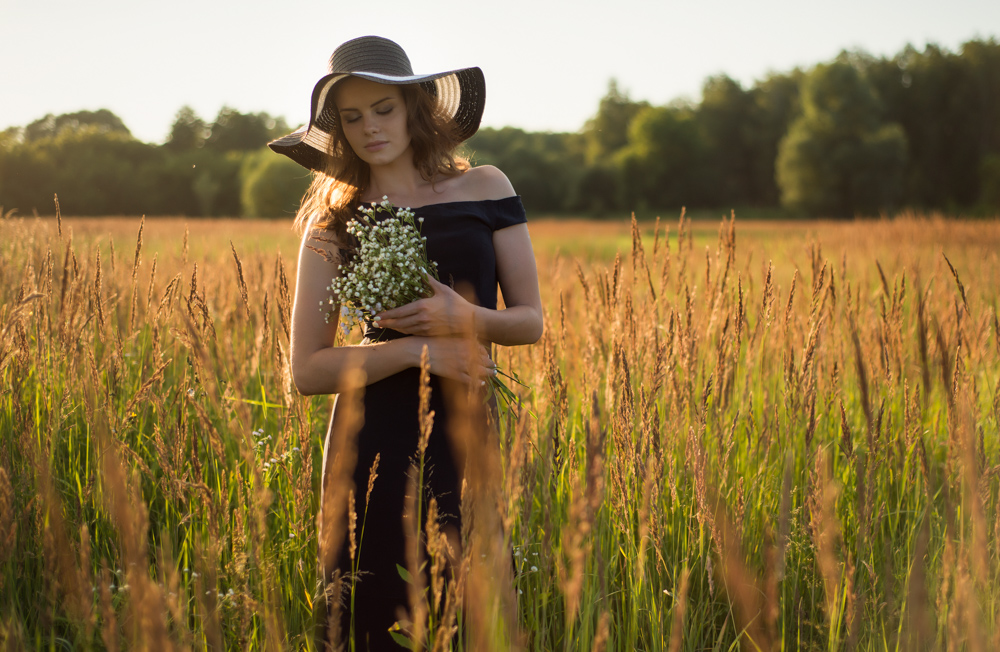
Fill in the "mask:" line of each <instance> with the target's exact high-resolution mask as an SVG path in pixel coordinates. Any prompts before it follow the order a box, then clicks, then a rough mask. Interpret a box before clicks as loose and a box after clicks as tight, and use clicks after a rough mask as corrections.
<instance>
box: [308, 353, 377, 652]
mask: <svg viewBox="0 0 1000 652" xmlns="http://www.w3.org/2000/svg"><path fill="white" fill-rule="evenodd" d="M345 373H346V374H347V375H348V376H349V379H348V382H349V384H350V385H351V386H354V387H364V386H365V382H364V371H363V370H362V368H361V366H360V365H356V366H354V367H348V371H346V372H345ZM362 391H363V390H358V391H346V392H342V393H340V394H338V395H337V398H336V402H335V404H334V417H333V420H332V423H331V425H330V433H329V435H328V438H327V445H326V447H325V448H324V451H323V475H322V480H321V484H320V487H321V492H322V494H321V501H320V510H319V513H318V514H317V516H316V526H317V553H318V556H319V568H320V573H321V575H322V581H323V585H324V587H326V589H327V590H325V591H324V593H323V597H324V600H323V602H324V603H325V604H324V605H323V608H322V615H321V619H320V620H321V626H322V628H323V629H326V627H327V626H331V627H332V626H334V625H335V621H336V622H339V620H340V609H341V605H340V597H341V589H342V586H343V576H342V574H340V573H338V574H337V575H336V576H335V575H334V571H335V570H336V568H337V556H338V555H339V553H340V547H341V546H342V545H343V541H344V535H345V534H346V533H347V505H348V496H349V495H350V492H351V491H353V490H354V489H355V487H354V486H353V484H354V483H353V481H352V480H351V476H352V474H353V472H354V465H355V464H356V463H357V445H356V438H357V435H358V432H359V431H360V430H361V426H362V424H363V420H364V411H363V408H362V404H361V396H362V395H361V392H362ZM338 580H339V581H338ZM324 618H325V619H326V622H325V623H323V619H324ZM321 631H322V630H321ZM330 640H331V641H333V642H334V645H336V644H337V643H338V642H339V639H338V638H332V639H330Z"/></svg>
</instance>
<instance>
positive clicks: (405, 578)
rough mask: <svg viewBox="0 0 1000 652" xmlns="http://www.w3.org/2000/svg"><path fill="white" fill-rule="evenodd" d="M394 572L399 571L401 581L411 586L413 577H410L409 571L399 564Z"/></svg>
mask: <svg viewBox="0 0 1000 652" xmlns="http://www.w3.org/2000/svg"><path fill="white" fill-rule="evenodd" d="M396 570H397V571H399V576H400V577H402V578H403V581H404V582H406V583H407V584H413V577H412V576H411V575H410V571H408V570H406V569H405V568H403V567H402V566H400V565H399V564H396Z"/></svg>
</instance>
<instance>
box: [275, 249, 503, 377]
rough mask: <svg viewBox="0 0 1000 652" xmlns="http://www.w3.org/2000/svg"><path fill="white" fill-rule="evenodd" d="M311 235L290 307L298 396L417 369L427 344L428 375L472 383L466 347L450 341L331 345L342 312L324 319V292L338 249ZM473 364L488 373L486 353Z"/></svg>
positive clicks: (411, 339)
mask: <svg viewBox="0 0 1000 652" xmlns="http://www.w3.org/2000/svg"><path fill="white" fill-rule="evenodd" d="M315 235H316V234H314V233H313V232H311V231H309V230H307V231H306V233H305V235H304V236H303V238H302V246H301V247H300V249H299V266H298V275H297V277H296V281H295V305H294V307H293V308H292V337H291V339H292V341H291V356H290V357H291V371H292V379H293V381H294V382H295V386H296V388H297V389H298V390H299V392H300V393H301V394H304V395H307V396H308V395H312V394H338V393H340V392H343V391H346V390H350V389H357V388H358V387H359V386H360V385H367V384H371V383H374V382H377V381H379V380H382V379H383V378H387V377H388V376H391V375H393V374H395V373H398V372H400V371H403V370H404V369H407V368H409V367H416V366H419V364H420V354H421V351H422V350H423V347H424V346H425V345H426V346H427V347H428V350H429V353H430V363H431V372H432V373H434V374H437V375H439V376H447V377H449V378H455V379H458V380H461V381H464V382H469V381H470V380H471V379H470V376H469V369H470V360H469V355H470V353H469V346H468V344H466V343H464V342H461V341H459V340H452V338H434V337H406V338H402V339H398V340H392V341H389V342H381V343H377V344H370V345H364V346H340V347H338V346H334V339H335V336H336V333H337V324H338V318H339V313H340V307H339V306H332V308H333V315H335V316H336V317H337V318H331V320H330V323H326V320H325V318H324V315H325V312H326V308H328V307H330V306H329V304H328V303H327V300H328V299H329V298H330V290H329V289H327V288H328V286H329V285H330V282H331V280H332V279H333V278H334V277H335V276H336V275H337V274H338V270H337V263H336V262H334V261H336V259H337V255H336V246H335V245H333V244H332V243H330V242H326V241H325V240H319V239H317V238H316V237H315ZM321 252H322V253H321ZM328 259H329V260H328ZM321 304H322V308H323V309H322V310H321ZM476 362H477V364H478V369H479V370H480V371H479V373H481V374H485V373H486V372H487V370H488V369H489V368H490V362H489V358H488V356H487V355H486V352H485V351H480V356H479V359H478V360H476ZM355 370H360V371H361V372H362V374H361V377H360V378H359V377H358V376H357V374H355V373H352V372H354V371H355Z"/></svg>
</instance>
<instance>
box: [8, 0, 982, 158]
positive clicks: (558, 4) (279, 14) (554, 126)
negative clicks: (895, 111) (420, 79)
mask: <svg viewBox="0 0 1000 652" xmlns="http://www.w3.org/2000/svg"><path fill="white" fill-rule="evenodd" d="M366 34H377V35H380V36H385V37H388V38H391V39H393V40H394V41H396V42H398V43H399V44H400V45H402V46H403V48H404V49H405V50H406V51H407V53H408V54H409V56H410V60H411V62H412V63H413V68H414V71H415V72H416V73H430V72H439V71H444V70H451V69H454V68H461V67H465V66H479V67H481V68H482V69H483V71H484V73H485V75H486V89H487V102H486V112H485V115H484V117H483V124H484V125H486V126H492V127H502V126H508V125H510V126H517V127H522V128H524V129H528V130H533V131H545V130H550V131H575V130H577V129H579V128H580V127H582V126H583V123H584V122H585V121H586V120H587V118H589V117H591V116H592V115H593V114H594V113H595V111H596V109H597V102H598V100H599V99H600V97H601V96H602V95H604V93H605V92H606V90H607V85H608V80H609V79H610V78H612V77H615V78H617V79H618V81H619V87H620V88H622V89H624V90H625V91H627V92H628V93H629V94H630V95H631V97H632V98H633V99H636V100H647V101H649V102H652V103H654V104H665V103H667V102H669V101H671V100H673V99H676V98H681V97H686V98H690V99H693V100H697V99H699V95H700V89H701V86H702V83H703V81H704V80H705V78H706V77H708V76H709V75H713V74H719V73H726V74H728V75H729V76H731V77H733V78H734V79H736V80H738V81H740V82H741V83H742V84H743V85H744V86H750V85H751V84H752V83H753V81H754V80H756V79H760V78H763V77H764V76H765V75H766V74H767V72H768V71H772V70H773V71H779V72H785V71H788V70H790V69H792V68H793V67H795V66H802V67H810V66H812V65H813V64H815V63H819V62H823V61H829V60H830V59H832V58H833V57H835V56H836V55H837V53H838V52H839V51H840V50H842V49H845V48H847V49H864V50H866V51H868V52H870V53H871V54H874V55H887V56H891V55H892V54H895V53H896V52H898V51H899V50H901V49H902V48H903V46H904V45H905V44H907V43H911V44H913V45H914V46H915V47H917V48H918V49H921V50H922V49H923V48H924V45H925V44H926V43H928V42H932V43H937V44H938V45H940V46H942V47H945V48H947V49H949V50H952V51H955V50H957V49H958V47H959V46H960V45H961V43H962V42H964V41H967V40H970V39H973V38H984V39H985V38H990V37H993V38H1000V1H998V0H951V1H950V2H941V1H940V0H935V1H931V0H840V1H839V2H830V1H829V0H827V1H826V2H814V1H812V0H755V1H754V2H744V1H740V2H735V1H731V2H722V1H719V0H683V1H675V0H661V1H658V2H652V1H645V0H604V1H602V2H597V1H594V0H576V1H565V2H564V1H555V0H507V1H505V2H481V1H477V0H466V1H465V2H461V1H458V0H448V1H441V0H359V1H355V2H330V1H327V2H321V1H319V0H284V1H283V2H269V3H264V2H259V1H256V0H240V1H236V0H200V1H194V0H172V1H170V2H163V1H160V2H148V1H146V0H87V1H82V0H74V1H72V2H71V1H69V0H0V129H2V128H4V127H8V126H12V125H25V124H27V123H29V122H31V121H32V120H35V119H37V118H40V117H42V116H44V115H45V114H46V113H56V114H58V113H66V112H70V111H78V110H81V109H90V110H94V109H99V108H107V109H110V110H111V111H113V112H114V113H116V114H117V115H118V116H119V117H121V118H122V119H123V120H124V122H125V124H126V125H127V126H128V127H129V128H130V129H131V130H132V133H133V134H134V135H135V136H136V137H137V138H139V139H141V140H144V141H148V142H162V141H163V140H164V139H165V138H166V136H167V133H168V132H169V129H170V124H171V123H172V122H173V118H174V115H175V114H176V113H177V110H178V109H180V107H181V106H182V105H184V104H188V105H191V106H192V107H193V108H194V109H195V110H196V111H197V112H198V114H199V115H201V117H202V118H204V119H206V120H208V121H211V120H212V119H213V118H214V117H215V115H216V114H217V113H218V111H219V109H220V107H222V106H223V105H225V104H228V105H230V106H232V107H234V108H236V109H238V110H240V111H244V112H256V111H267V112H268V113H271V114H272V115H276V116H284V117H285V118H286V119H287V120H288V122H289V124H291V125H292V126H293V127H294V126H296V125H298V124H300V123H303V122H305V121H306V120H307V119H308V117H309V97H310V93H311V91H312V87H313V84H314V83H315V82H316V80H317V79H319V77H321V76H322V75H323V74H324V72H325V69H326V63H327V59H328V58H329V56H330V53H331V52H332V51H333V49H334V48H335V47H336V46H337V45H338V44H340V43H342V42H343V41H346V40H348V39H351V38H354V37H356V36H363V35H366Z"/></svg>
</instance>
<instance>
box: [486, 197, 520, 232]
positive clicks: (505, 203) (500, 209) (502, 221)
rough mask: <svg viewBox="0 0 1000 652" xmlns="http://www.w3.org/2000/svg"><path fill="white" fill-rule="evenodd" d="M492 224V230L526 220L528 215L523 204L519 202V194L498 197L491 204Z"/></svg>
mask: <svg viewBox="0 0 1000 652" xmlns="http://www.w3.org/2000/svg"><path fill="white" fill-rule="evenodd" d="M491 217H492V226H493V230H494V231H498V230H500V229H503V228H506V227H508V226H514V225H515V224H524V223H525V222H527V221H528V216H527V214H525V212H524V205H523V204H522V203H521V196H520V195H514V196H513V197H507V198H505V199H498V200H497V201H496V203H495V205H494V206H493V211H492V216H491Z"/></svg>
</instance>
